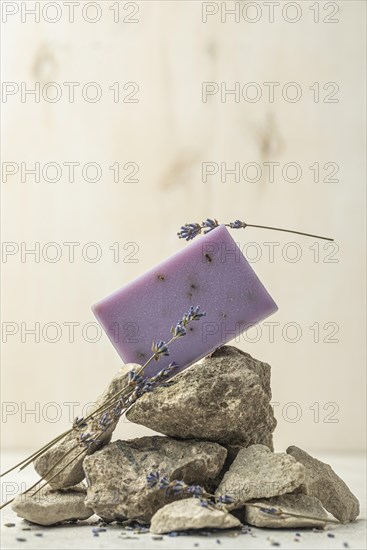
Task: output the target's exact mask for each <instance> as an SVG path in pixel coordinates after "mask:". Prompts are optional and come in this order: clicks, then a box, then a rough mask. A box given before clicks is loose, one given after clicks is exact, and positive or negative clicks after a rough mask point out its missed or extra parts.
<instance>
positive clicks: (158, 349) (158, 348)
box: [152, 340, 169, 361]
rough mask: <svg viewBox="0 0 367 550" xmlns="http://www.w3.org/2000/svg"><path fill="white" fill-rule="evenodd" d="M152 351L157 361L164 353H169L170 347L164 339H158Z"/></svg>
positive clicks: (153, 344)
mask: <svg viewBox="0 0 367 550" xmlns="http://www.w3.org/2000/svg"><path fill="white" fill-rule="evenodd" d="M152 352H153V358H154V360H155V361H158V360H159V359H160V357H162V356H164V355H169V349H168V347H167V345H166V343H165V342H163V340H157V341H156V342H153V343H152Z"/></svg>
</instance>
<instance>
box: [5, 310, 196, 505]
mask: <svg viewBox="0 0 367 550" xmlns="http://www.w3.org/2000/svg"><path fill="white" fill-rule="evenodd" d="M204 315H205V312H200V307H199V306H196V307H194V306H191V307H190V309H189V311H188V313H185V314H184V316H183V319H182V320H181V321H179V322H178V324H177V325H176V328H175V329H174V333H173V335H172V338H171V339H170V340H169V342H167V343H166V342H164V341H162V340H157V341H155V342H153V344H152V352H153V354H152V356H151V357H150V358H149V359H148V360H147V361H146V362H145V363H144V365H142V366H141V367H139V369H138V370H137V371H132V372H130V373H129V375H128V382H127V384H126V385H125V386H124V387H123V388H122V389H121V390H119V391H118V392H116V393H115V394H113V395H112V396H111V397H110V398H109V399H107V400H106V401H105V402H104V403H103V404H102V405H101V406H100V407H98V408H97V409H95V410H94V411H92V412H91V413H90V414H88V415H87V416H86V417H85V418H83V417H82V418H78V417H76V418H75V420H74V422H73V425H72V427H71V428H70V429H69V430H66V431H65V432H63V433H62V434H60V435H59V436H57V437H55V438H54V439H53V440H52V441H50V442H49V443H47V444H46V445H44V446H43V447H41V449H39V450H38V451H36V452H34V453H32V454H31V455H30V456H29V457H27V458H26V459H25V460H22V461H21V462H19V463H17V464H16V465H15V466H13V467H12V468H10V469H9V470H7V471H6V472H4V473H3V474H1V477H2V476H4V475H6V474H8V473H10V472H12V471H13V470H14V469H15V468H17V467H18V466H20V469H21V470H22V469H23V468H25V467H26V466H28V465H29V464H32V462H33V461H34V460H35V459H36V458H38V457H40V456H42V455H43V454H44V453H45V452H47V451H48V450H49V449H50V448H51V447H53V446H54V445H55V444H56V443H58V442H59V441H62V440H63V439H64V438H65V437H66V436H67V435H69V434H70V433H71V432H72V431H81V430H82V429H84V428H88V423H87V421H88V420H91V425H90V427H93V429H92V430H91V431H88V432H82V433H80V434H79V435H78V438H77V443H76V444H75V445H74V446H73V447H71V448H70V449H69V450H68V451H67V452H66V453H65V454H64V455H62V456H61V457H60V458H59V459H58V460H57V462H56V463H54V464H53V465H52V466H51V467H50V468H49V469H48V471H47V472H46V473H45V474H44V475H43V476H42V477H41V479H40V480H38V481H37V482H36V483H35V484H33V485H32V486H31V487H29V488H28V489H27V490H26V491H25V492H24V494H25V493H28V492H29V491H31V490H32V489H34V488H35V487H36V486H37V485H40V484H41V482H42V481H43V480H44V479H46V478H47V477H48V476H49V475H50V474H51V473H52V474H53V475H52V477H51V478H48V482H49V481H50V480H52V479H54V478H55V477H56V476H58V475H59V474H60V473H61V472H62V471H64V470H65V469H66V468H67V467H68V466H69V465H70V464H72V463H73V462H74V461H75V460H77V459H78V457H79V456H81V455H82V454H83V453H85V452H86V451H88V449H90V448H91V447H93V446H97V445H98V443H99V441H100V440H99V437H100V436H101V435H103V434H104V432H105V431H106V430H107V429H108V428H110V426H111V425H112V424H113V423H114V422H117V421H118V420H119V418H120V416H121V415H122V414H124V412H126V411H127V409H128V408H130V407H131V406H132V405H133V404H134V403H135V401H136V400H137V399H139V397H141V396H142V395H143V394H144V393H146V392H148V391H152V390H153V389H154V388H155V387H156V386H159V385H160V383H161V382H163V381H164V380H165V379H166V378H168V377H169V376H170V375H171V374H172V373H173V372H174V370H175V369H176V368H177V365H176V363H174V362H172V363H170V364H169V365H168V367H165V368H163V369H162V370H161V371H159V372H158V373H157V374H156V375H155V376H153V377H151V378H143V377H142V376H141V373H142V372H143V371H144V369H145V368H146V367H147V366H148V365H149V363H150V362H151V361H153V360H155V361H158V360H159V359H160V358H161V357H162V356H166V355H169V348H168V345H169V344H171V343H172V342H173V341H174V340H175V339H177V338H180V337H182V336H185V335H186V326H187V324H188V323H189V322H191V321H197V320H199V319H200V318H201V317H202V316H204ZM79 446H81V447H82V450H81V452H79V454H77V455H76V456H75V457H73V458H72V459H71V460H70V461H69V462H67V463H66V464H65V465H63V466H62V468H61V470H60V469H59V470H57V471H56V473H55V472H54V470H55V468H56V467H57V466H58V465H59V464H60V463H62V462H63V461H64V460H65V458H67V456H68V455H69V454H70V453H71V452H73V451H74V450H76V449H77V448H78V447H79ZM46 484H47V483H46ZM43 487H44V485H42V486H41V485H40V486H39V488H38V489H37V491H36V492H35V493H33V494H36V493H38V492H39V491H40V490H41V489H42V488H43ZM13 500H14V498H13V499H11V500H9V501H7V502H5V503H4V504H2V505H1V506H0V509H1V508H4V507H5V506H7V505H8V504H10V503H11V502H13Z"/></svg>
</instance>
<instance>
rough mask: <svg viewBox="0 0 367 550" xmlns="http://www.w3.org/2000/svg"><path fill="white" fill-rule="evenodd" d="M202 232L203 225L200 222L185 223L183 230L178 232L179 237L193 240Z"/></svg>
mask: <svg viewBox="0 0 367 550" xmlns="http://www.w3.org/2000/svg"><path fill="white" fill-rule="evenodd" d="M200 233H201V225H200V224H199V223H185V225H183V226H182V227H181V231H179V232H178V233H177V235H178V238H179V239H185V240H186V241H191V239H194V238H195V237H196V235H199V234H200Z"/></svg>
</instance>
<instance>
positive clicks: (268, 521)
mask: <svg viewBox="0 0 367 550" xmlns="http://www.w3.org/2000/svg"><path fill="white" fill-rule="evenodd" d="M253 504H256V505H257V506H262V507H263V508H265V509H266V508H270V510H278V511H282V512H290V513H292V514H295V516H307V517H295V516H287V515H283V514H277V513H267V512H264V511H261V509H260V508H256V507H255V506H249V505H248V506H245V521H246V523H249V524H250V525H255V526H256V527H270V528H272V529H274V528H275V529H278V528H290V527H292V528H301V527H325V525H326V523H325V521H323V520H325V519H326V518H327V513H326V512H325V510H324V509H323V507H322V504H321V502H320V501H319V500H318V499H317V498H315V497H310V496H308V495H302V494H290V495H282V496H279V497H273V498H269V499H265V498H264V499H262V500H261V501H254V502H253ZM316 518H317V519H316Z"/></svg>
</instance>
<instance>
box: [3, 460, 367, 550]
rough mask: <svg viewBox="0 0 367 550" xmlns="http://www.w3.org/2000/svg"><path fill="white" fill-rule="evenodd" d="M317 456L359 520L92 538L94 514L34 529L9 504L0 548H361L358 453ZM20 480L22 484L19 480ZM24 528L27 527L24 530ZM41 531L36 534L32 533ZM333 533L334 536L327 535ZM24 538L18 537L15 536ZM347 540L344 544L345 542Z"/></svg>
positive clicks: (7, 486) (28, 474) (13, 477)
mask: <svg viewBox="0 0 367 550" xmlns="http://www.w3.org/2000/svg"><path fill="white" fill-rule="evenodd" d="M26 454H27V453H19V452H17V453H9V452H6V453H3V454H2V460H1V462H2V465H1V471H5V470H6V469H7V468H9V467H10V466H11V465H12V464H14V463H15V462H17V461H19V460H21V459H22V458H23V457H24V456H26ZM314 455H315V456H317V458H320V459H321V460H324V461H325V462H328V463H329V464H331V466H332V467H333V468H334V470H335V471H336V473H337V474H338V475H340V477H341V478H342V479H344V481H345V482H346V483H347V484H348V485H349V487H350V488H351V490H352V491H353V492H354V494H355V495H356V496H357V497H358V498H359V500H360V504H361V515H360V517H359V519H358V520H357V521H356V522H355V523H352V524H348V525H334V524H333V525H331V524H330V525H329V526H328V528H327V530H325V531H323V532H314V531H312V530H306V529H303V530H299V529H297V530H294V529H289V530H279V529H256V528H255V527H252V528H251V533H250V534H237V533H235V532H234V531H231V532H228V531H222V532H220V531H217V532H216V533H214V534H212V535H211V536H210V537H207V536H205V537H204V536H192V535H190V536H187V535H185V536H179V537H174V538H173V537H169V536H166V535H165V536H163V538H162V539H160V540H154V538H153V537H154V536H152V535H150V534H149V533H144V534H137V533H134V532H133V531H126V530H125V529H123V528H122V527H121V526H117V525H110V526H107V531H106V532H102V533H100V534H99V536H98V537H95V536H93V533H92V528H93V527H95V526H93V525H91V523H92V522H93V520H96V517H95V516H94V517H93V518H90V519H89V520H88V521H85V522H81V523H79V524H78V525H70V524H69V525H65V526H56V527H39V526H37V525H33V524H28V523H27V522H26V521H24V520H22V519H21V518H19V517H17V515H16V514H15V513H14V512H13V511H12V510H11V508H10V506H9V507H6V508H4V509H3V511H2V515H1V548H4V549H8V548H9V549H11V548H24V549H38V548H39V549H60V550H61V549H64V548H65V549H70V550H71V549H77V550H84V549H92V550H93V549H100V548H103V549H114V548H119V549H122V550H124V549H126V550H127V549H129V550H130V549H131V550H135V549H136V550H138V549H152V550H155V549H165V548H169V549H176V548H177V549H185V550H186V549H191V548H198V549H199V550H200V549H201V550H202V549H211V548H216V549H218V548H220V549H222V550H225V549H226V550H227V549H228V550H232V549H233V550H236V549H240V548H246V549H247V548H248V549H252V548H254V549H262V550H264V549H266V548H276V547H280V548H284V549H294V548H299V549H300V550H301V549H312V548H315V549H320V550H321V549H324V548H328V549H339V548H341V549H342V548H351V549H366V548H367V540H366V521H365V518H366V506H365V503H366V476H365V472H366V468H365V466H366V463H365V459H364V457H363V456H362V455H349V454H345V455H340V454H339V455H335V454H326V453H318V454H317V455H316V453H314ZM3 480H4V481H3V484H2V492H1V494H2V499H4V497H6V496H7V495H9V494H10V492H11V491H13V490H14V489H15V488H17V487H19V488H20V490H22V487H23V489H24V488H25V487H26V486H29V485H28V484H30V483H32V482H34V481H36V480H37V476H36V474H35V472H34V471H33V470H32V468H30V469H29V468H28V469H26V470H23V472H21V473H20V474H17V473H15V474H14V473H12V474H9V475H8V476H7V477H6V478H3ZM23 483H25V484H26V485H25V486H23V485H21V484H23ZM5 523H15V526H14V527H6V526H5V525H4V524H5ZM25 529H30V530H25ZM296 532H299V533H300V534H301V536H300V537H299V542H296V541H295V533H296ZM37 533H42V536H41V537H39V536H37V535H36V534H37ZM329 535H334V537H332V536H329ZM17 538H18V539H19V538H20V539H25V540H23V541H19V540H17ZM345 544H347V545H348V546H345Z"/></svg>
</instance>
